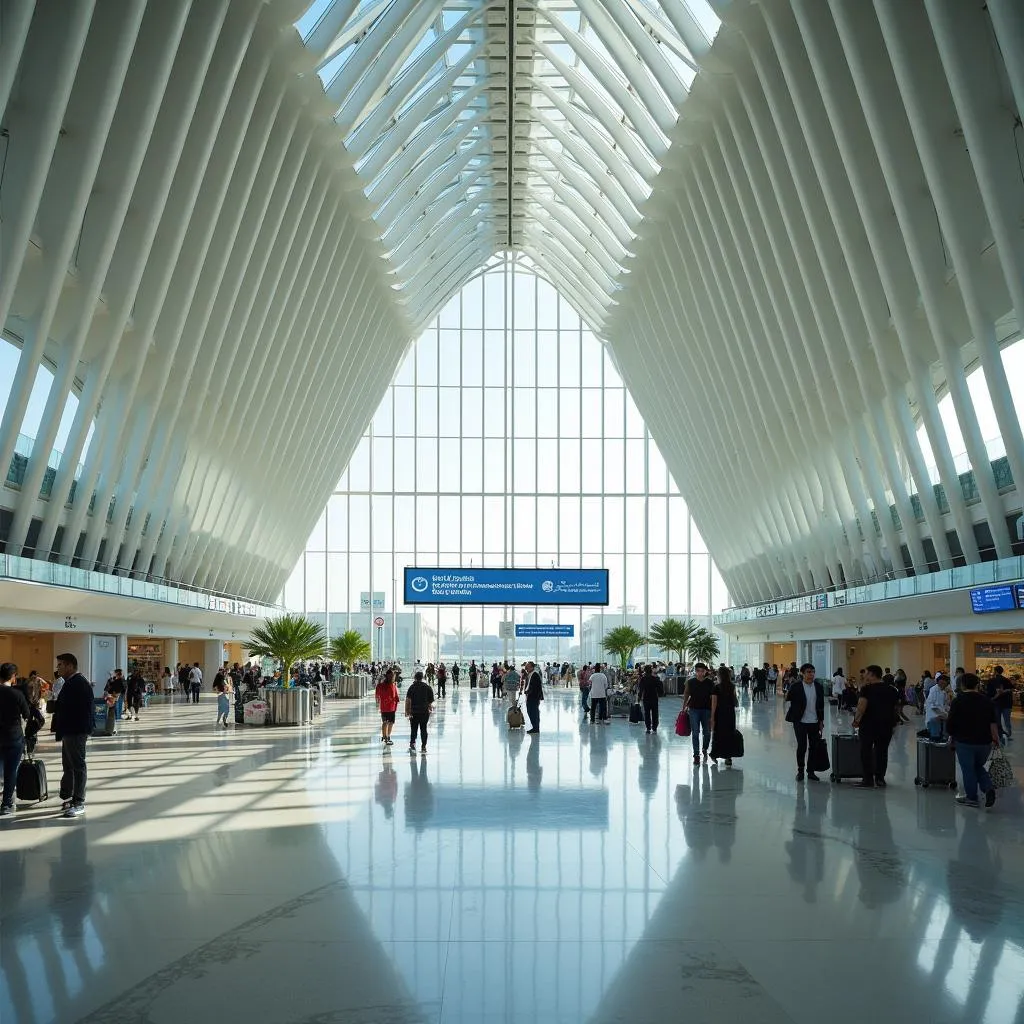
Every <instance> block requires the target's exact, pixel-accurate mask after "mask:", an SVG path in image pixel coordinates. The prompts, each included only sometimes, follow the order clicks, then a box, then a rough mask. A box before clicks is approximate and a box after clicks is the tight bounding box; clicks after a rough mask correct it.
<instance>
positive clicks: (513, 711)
mask: <svg viewBox="0 0 1024 1024" xmlns="http://www.w3.org/2000/svg"><path fill="white" fill-rule="evenodd" d="M505 717H506V720H507V721H508V727H509V728H510V729H522V728H523V726H525V725H526V717H525V716H524V715H523V709H522V708H521V707H520V706H519V703H518V702H516V703H515V704H513V705H512V707H510V708H509V709H508V714H507V715H506V716H505Z"/></svg>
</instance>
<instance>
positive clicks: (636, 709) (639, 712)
mask: <svg viewBox="0 0 1024 1024" xmlns="http://www.w3.org/2000/svg"><path fill="white" fill-rule="evenodd" d="M643 720H644V709H643V708H642V707H641V706H640V705H639V704H633V705H632V706H631V707H630V709H629V724H630V725H639V724H640V723H641V722H642V721H643Z"/></svg>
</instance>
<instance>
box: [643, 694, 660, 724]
mask: <svg viewBox="0 0 1024 1024" xmlns="http://www.w3.org/2000/svg"><path fill="white" fill-rule="evenodd" d="M644 725H646V726H647V728H648V729H657V728H658V702H657V701H656V700H655V701H644Z"/></svg>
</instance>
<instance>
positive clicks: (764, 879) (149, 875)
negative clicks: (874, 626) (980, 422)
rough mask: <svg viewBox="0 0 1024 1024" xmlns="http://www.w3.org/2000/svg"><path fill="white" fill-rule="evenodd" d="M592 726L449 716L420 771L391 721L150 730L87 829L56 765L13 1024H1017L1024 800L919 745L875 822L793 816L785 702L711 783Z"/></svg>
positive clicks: (767, 714) (368, 716) (575, 721)
mask: <svg viewBox="0 0 1024 1024" xmlns="http://www.w3.org/2000/svg"><path fill="white" fill-rule="evenodd" d="M206 699H207V700H210V698H206ZM576 700H577V698H576V695H575V694H574V693H570V692H567V691H554V692H550V691H549V692H548V699H547V701H546V702H545V704H544V706H543V720H542V731H541V733H540V735H538V736H526V735H524V734H523V733H522V732H515V733H511V734H510V733H509V732H508V731H507V730H506V728H505V725H504V705H503V704H502V703H501V702H498V701H492V700H491V699H490V697H489V696H487V695H486V694H485V693H484V692H483V691H472V690H469V689H466V688H462V689H461V690H460V691H454V692H451V691H450V695H449V697H448V700H447V701H446V702H444V706H443V709H442V710H441V711H440V712H439V713H438V714H437V715H436V716H435V719H434V721H433V722H432V735H431V740H430V752H429V754H428V756H427V757H425V758H421V757H419V756H418V755H416V756H413V757H410V755H409V754H408V753H407V751H406V746H405V739H404V737H405V732H404V727H403V726H402V725H401V724H400V725H399V727H398V730H397V731H396V736H397V737H398V741H397V742H396V745H395V746H394V747H393V748H391V749H390V750H382V749H381V747H380V745H379V743H378V742H376V733H377V724H376V715H375V713H374V708H373V703H372V701H367V702H365V703H359V704H356V703H349V702H332V703H331V705H330V706H329V709H328V713H327V714H326V715H325V716H324V718H323V719H321V720H320V721H319V722H318V724H317V725H316V726H314V727H312V728H307V729H301V730H300V729H253V728H249V729H244V728H238V729H237V730H236V729H235V728H234V727H232V728H231V729H229V730H227V731H225V730H220V731H218V730H216V729H215V728H214V726H213V719H214V716H215V714H216V710H215V707H214V705H213V704H212V702H211V703H209V704H202V705H200V706H199V707H192V706H189V705H185V704H177V705H174V706H169V707H153V708H151V709H149V710H148V713H146V715H145V716H144V719H143V721H142V722H141V723H139V724H138V725H132V724H126V725H124V726H122V728H121V729H120V731H119V733H118V735H117V736H115V737H113V738H110V739H99V740H94V741H92V743H91V744H90V752H89V767H90V788H89V805H88V806H89V809H88V814H87V816H86V818H85V819H84V820H79V821H64V820H62V819H60V818H59V817H57V815H56V811H55V805H56V803H57V798H56V787H57V782H58V778H57V776H58V775H59V765H60V758H59V754H58V752H57V750H56V748H55V747H54V745H53V744H52V742H47V743H45V744H43V756H44V758H45V760H46V762H47V764H48V766H49V769H50V779H51V792H52V793H53V794H54V795H53V797H51V799H50V801H49V802H48V803H47V804H43V805H38V806H37V807H36V808H32V809H23V810H21V811H19V813H18V815H17V817H16V819H14V820H12V821H7V820H5V821H4V822H3V823H0V1022H2V1024H8V1022H11V1024H46V1022H50V1021H54V1022H58V1024H72V1022H76V1021H83V1022H89V1024H115V1022H116V1024H180V1022H182V1021H189V1022H194V1024H201V1022H206V1021H211V1022H212V1021H218V1022H220V1021H245V1022H247V1024H348V1022H352V1024H377V1022H380V1024H394V1022H401V1024H413V1022H416V1024H418V1022H426V1021H430V1022H454V1021H459V1022H479V1024H487V1022H497V1021H506V1022H510V1024H518V1022H526V1021H530V1022H537V1024H556V1022H557V1024H576V1022H592V1024H611V1022H618V1021H622V1022H630V1024H647V1022H650V1024H663V1022H665V1021H676V1020H685V1021H687V1022H696V1024H703V1022H712V1021H714V1022H715V1024H722V1022H730V1021H736V1022H744V1024H782V1022H795V1024H821V1022H822V1021H828V1022H834V1024H847V1022H849V1024H865V1021H868V1022H872V1021H877V1022H888V1021H893V1022H896V1021H900V1022H903V1021H908V1020H924V1021H928V1022H930V1024H945V1022H949V1024H953V1022H962V1024H1011V1022H1021V1021H1024V803H1022V799H1021V797H1022V794H1021V792H1020V791H1019V790H1012V791H1006V792H1004V793H1003V794H1002V795H1001V798H1000V800H999V803H998V804H997V807H996V809H995V810H994V811H993V812H991V813H985V812H983V811H972V810H967V809H964V808H962V807H958V806H956V805H954V803H953V801H952V796H951V794H950V793H949V792H948V791H944V790H938V789H929V790H927V791H924V790H920V789H916V788H915V787H914V785H913V777H914V775H915V760H914V747H913V744H914V736H913V732H914V729H915V728H916V727H917V726H916V725H915V726H911V727H906V728H904V729H903V730H902V731H901V733H900V734H899V735H898V736H897V738H896V739H895V740H894V743H893V753H892V767H891V770H890V782H891V785H890V788H889V789H888V790H886V791H885V792H858V791H856V790H854V789H853V788H852V787H851V786H850V785H849V784H843V785H839V786H832V785H829V784H827V783H825V784H819V785H817V786H815V785H811V784H798V783H797V782H796V781H795V780H794V773H793V742H792V739H791V736H790V733H789V731H788V728H787V727H786V726H785V724H784V723H783V722H782V720H781V710H780V707H779V705H778V703H776V702H772V703H769V704H759V705H754V706H753V707H751V706H750V705H749V704H747V705H745V706H744V707H743V708H742V710H741V712H740V721H739V724H740V728H741V729H742V730H743V731H744V734H745V736H746V746H747V756H746V757H745V758H744V759H743V760H742V761H740V762H737V767H736V768H734V769H731V770H727V769H725V768H717V769H716V768H703V767H702V768H697V769H695V768H694V767H693V766H692V762H691V756H690V749H689V742H688V741H683V740H680V739H677V738H676V737H675V736H674V735H671V726H672V723H673V720H674V717H675V712H676V710H677V709H678V706H679V705H678V700H677V699H675V698H668V699H666V700H665V701H664V702H663V703H662V717H663V721H662V730H663V731H662V733H661V734H659V735H657V736H653V737H648V736H647V735H646V734H645V732H644V730H643V728H642V727H638V726H630V725H628V724H627V723H626V722H625V721H624V720H622V719H618V720H616V721H614V722H613V724H612V725H610V726H606V727H605V726H590V725H588V724H582V723H581V720H580V719H581V716H580V715H579V712H578V708H577V703H576ZM1022 724H1024V723H1022ZM1018 742H1019V743H1020V744H1022V745H1024V733H1022V738H1021V739H1020V740H1019V741H1018Z"/></svg>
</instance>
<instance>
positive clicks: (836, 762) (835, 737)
mask: <svg viewBox="0 0 1024 1024" xmlns="http://www.w3.org/2000/svg"><path fill="white" fill-rule="evenodd" d="M862 774H863V772H862V769H861V766H860V739H859V738H858V737H857V736H854V735H851V734H850V733H845V734H843V733H833V734H832V773H831V775H830V776H829V778H830V779H831V780H832V781H833V782H842V781H843V779H859V778H861V776H862Z"/></svg>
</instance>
